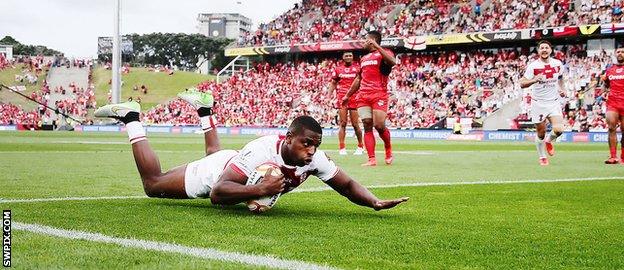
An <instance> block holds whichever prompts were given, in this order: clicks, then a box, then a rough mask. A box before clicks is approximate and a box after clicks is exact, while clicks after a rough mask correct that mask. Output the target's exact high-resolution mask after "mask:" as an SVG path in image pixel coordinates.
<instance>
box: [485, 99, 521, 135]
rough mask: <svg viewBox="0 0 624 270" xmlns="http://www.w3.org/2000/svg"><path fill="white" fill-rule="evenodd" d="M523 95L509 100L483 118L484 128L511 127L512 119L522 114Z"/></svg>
mask: <svg viewBox="0 0 624 270" xmlns="http://www.w3.org/2000/svg"><path fill="white" fill-rule="evenodd" d="M521 102H522V97H518V98H516V99H513V100H511V101H509V102H507V103H506V104H505V105H503V107H501V108H500V109H498V110H497V111H495V112H494V113H492V114H491V115H489V116H488V117H486V118H485V119H484V120H483V130H497V129H509V128H510V127H511V121H512V119H514V118H515V117H516V116H518V114H520V103H521Z"/></svg>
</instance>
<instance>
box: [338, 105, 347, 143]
mask: <svg viewBox="0 0 624 270" xmlns="http://www.w3.org/2000/svg"><path fill="white" fill-rule="evenodd" d="M346 129H347V108H343V107H341V108H339V109H338V154H340V155H346V154H347V149H346V145H345V137H346Z"/></svg>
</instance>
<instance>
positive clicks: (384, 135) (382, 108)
mask: <svg viewBox="0 0 624 270" xmlns="http://www.w3.org/2000/svg"><path fill="white" fill-rule="evenodd" d="M387 111H388V94H387V93H383V94H382V95H379V96H377V97H376V98H375V100H374V102H373V124H374V126H375V129H376V130H377V132H378V133H379V137H380V138H381V140H383V142H384V150H385V152H386V164H388V165H390V164H392V161H393V160H394V157H393V156H392V143H391V141H390V130H388V128H386V118H388V113H387Z"/></svg>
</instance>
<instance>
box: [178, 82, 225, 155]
mask: <svg viewBox="0 0 624 270" xmlns="http://www.w3.org/2000/svg"><path fill="white" fill-rule="evenodd" d="M178 97H179V98H180V99H182V100H184V101H186V102H188V103H189V104H190V105H191V106H193V107H195V109H196V110H197V114H198V115H199V121H200V125H201V129H202V131H203V132H204V148H205V150H206V155H210V154H212V153H215V152H217V151H219V150H221V144H220V143H219V136H218V135H217V127H216V125H217V119H216V117H215V116H214V115H212V107H213V104H214V98H213V97H212V93H210V92H199V91H197V90H195V89H191V90H187V91H184V92H182V93H179V94H178Z"/></svg>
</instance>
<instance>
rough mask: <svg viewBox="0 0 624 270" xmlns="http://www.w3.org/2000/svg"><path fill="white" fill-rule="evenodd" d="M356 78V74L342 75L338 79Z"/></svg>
mask: <svg viewBox="0 0 624 270" xmlns="http://www.w3.org/2000/svg"><path fill="white" fill-rule="evenodd" d="M355 76H356V74H355V73H341V74H340V75H338V77H340V78H355Z"/></svg>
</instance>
